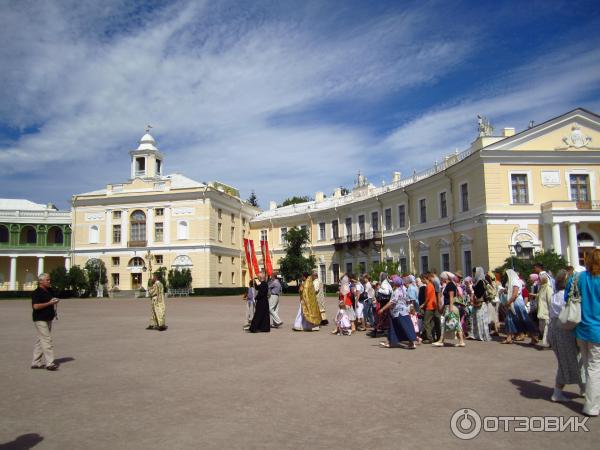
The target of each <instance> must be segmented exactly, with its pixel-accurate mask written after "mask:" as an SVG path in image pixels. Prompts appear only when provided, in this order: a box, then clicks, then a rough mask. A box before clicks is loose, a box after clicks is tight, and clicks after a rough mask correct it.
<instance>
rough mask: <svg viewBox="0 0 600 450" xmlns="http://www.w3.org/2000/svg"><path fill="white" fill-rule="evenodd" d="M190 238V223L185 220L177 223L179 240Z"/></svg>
mask: <svg viewBox="0 0 600 450" xmlns="http://www.w3.org/2000/svg"><path fill="white" fill-rule="evenodd" d="M187 238H188V223H187V222H186V221H185V220H182V221H181V222H178V223H177V239H187Z"/></svg>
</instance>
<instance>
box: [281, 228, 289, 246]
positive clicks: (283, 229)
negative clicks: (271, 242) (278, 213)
mask: <svg viewBox="0 0 600 450" xmlns="http://www.w3.org/2000/svg"><path fill="white" fill-rule="evenodd" d="M280 231H281V234H280V235H279V242H281V245H283V244H285V243H286V242H287V241H286V239H285V235H286V234H287V228H286V227H281V230H280Z"/></svg>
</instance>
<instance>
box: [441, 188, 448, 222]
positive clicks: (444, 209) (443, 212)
mask: <svg viewBox="0 0 600 450" xmlns="http://www.w3.org/2000/svg"><path fill="white" fill-rule="evenodd" d="M444 217H448V204H447V202H446V193H445V192H440V218H441V219H443V218H444Z"/></svg>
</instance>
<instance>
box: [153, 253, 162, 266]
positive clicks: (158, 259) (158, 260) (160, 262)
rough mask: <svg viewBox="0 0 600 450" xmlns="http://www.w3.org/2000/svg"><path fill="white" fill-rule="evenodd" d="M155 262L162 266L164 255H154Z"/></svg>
mask: <svg viewBox="0 0 600 450" xmlns="http://www.w3.org/2000/svg"><path fill="white" fill-rule="evenodd" d="M154 261H156V264H162V263H163V255H154Z"/></svg>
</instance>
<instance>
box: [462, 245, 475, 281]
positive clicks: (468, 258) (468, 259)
mask: <svg viewBox="0 0 600 450" xmlns="http://www.w3.org/2000/svg"><path fill="white" fill-rule="evenodd" d="M463 256H464V258H463V259H464V263H465V266H464V271H465V274H469V275H471V271H472V270H473V265H472V264H471V250H465V251H464V252H463Z"/></svg>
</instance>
